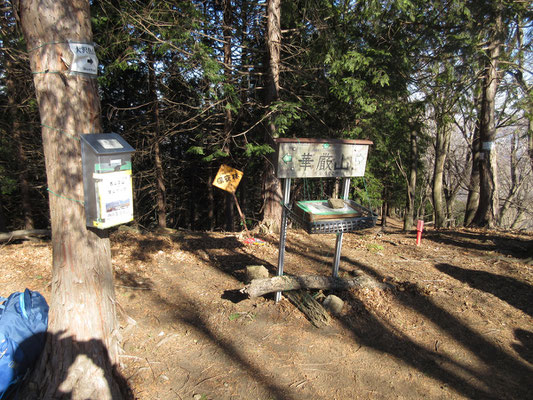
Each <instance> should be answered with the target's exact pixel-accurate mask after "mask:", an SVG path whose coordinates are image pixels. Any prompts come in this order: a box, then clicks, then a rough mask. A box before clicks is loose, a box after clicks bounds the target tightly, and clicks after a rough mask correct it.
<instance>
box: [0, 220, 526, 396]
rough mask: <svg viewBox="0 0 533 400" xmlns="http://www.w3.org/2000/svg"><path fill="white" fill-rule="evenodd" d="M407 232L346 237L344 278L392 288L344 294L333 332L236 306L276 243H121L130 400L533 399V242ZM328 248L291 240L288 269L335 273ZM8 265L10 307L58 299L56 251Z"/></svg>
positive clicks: (142, 238) (393, 229)
mask: <svg viewBox="0 0 533 400" xmlns="http://www.w3.org/2000/svg"><path fill="white" fill-rule="evenodd" d="M399 227H400V225H399V223H397V222H396V223H395V224H393V225H392V226H389V227H387V228H386V229H384V230H383V229H382V228H381V227H376V228H372V229H369V230H365V231H359V232H356V233H348V234H345V235H344V241H343V247H342V257H341V263H340V276H342V277H350V276H352V275H353V274H354V273H359V272H364V273H365V274H367V275H369V276H371V277H373V278H375V279H376V280H378V281H380V282H386V283H388V284H389V286H390V288H389V289H385V290H383V289H381V288H378V289H376V288H374V289H369V288H364V289H357V290H355V289H353V290H350V291H341V292H337V293H335V294H336V295H337V296H339V297H340V298H342V299H343V300H344V302H345V304H344V308H343V310H342V312H341V314H340V315H338V316H335V317H333V318H332V321H331V323H330V325H329V326H326V327H323V328H316V327H314V326H313V325H312V324H311V323H310V322H309V320H308V319H307V318H306V317H305V315H304V314H302V313H301V312H300V311H299V310H298V309H297V308H296V307H295V306H294V305H293V304H291V303H290V302H289V301H288V300H286V299H285V298H283V299H282V300H281V301H280V302H279V303H278V304H276V303H275V302H274V301H273V296H272V295H267V296H265V297H261V298H257V299H243V298H242V296H239V293H238V289H241V288H242V287H243V286H244V284H243V280H244V270H245V267H246V266H248V265H264V266H265V267H267V268H268V269H269V271H270V273H271V275H274V274H275V273H276V270H277V256H278V237H277V236H274V235H272V236H268V235H267V236H262V235H255V237H256V238H261V239H262V240H264V242H265V244H264V245H254V244H252V245H246V244H245V243H244V241H243V239H244V238H243V237H242V236H239V235H236V234H224V233H204V232H188V231H177V232H176V233H175V234H170V235H169V234H166V235H157V234H153V233H145V234H140V233H135V232H127V231H126V232H125V231H117V232H115V233H114V234H113V236H112V254H113V266H114V270H115V277H116V295H117V299H118V301H119V303H120V307H119V308H120V309H121V310H122V311H121V312H120V313H119V319H120V321H121V333H122V336H123V350H124V353H123V355H122V357H121V362H122V373H123V375H124V376H125V378H126V379H127V381H128V383H129V385H130V387H131V389H132V390H133V392H134V395H135V398H136V399H164V400H167V399H168V400H170V399H173V400H174V399H183V400H184V399H196V400H199V399H201V400H207V399H212V400H218V399H261V400H269V399H288V400H291V399H294V400H296V399H327V400H333V399H337V400H341V399H419V398H424V399H533V262H532V257H533V234H525V233H522V234H518V233H508V232H507V233H503V232H494V231H491V232H487V231H478V230H472V229H457V230H439V231H436V230H432V229H428V230H426V231H425V232H424V236H423V238H422V244H421V245H420V246H418V247H417V246H416V245H415V234H414V233H403V232H401V231H400V229H399ZM334 246H335V235H308V234H307V233H305V232H304V231H301V230H289V232H288V236H287V253H286V258H285V272H286V273H288V274H294V275H299V274H317V275H330V274H331V264H332V261H333V254H334ZM0 254H1V260H2V263H1V265H0V277H1V278H0V282H1V284H2V292H3V293H2V295H4V296H5V295H8V294H9V293H11V292H12V291H15V290H22V289H24V288H25V287H29V288H31V289H33V290H38V291H40V292H41V293H43V294H44V295H45V296H49V293H50V280H51V279H50V278H51V277H50V265H51V248H50V243H49V242H29V241H27V242H21V243H20V242H19V243H10V244H5V243H4V244H2V245H1V246H0ZM313 294H316V291H315V292H313ZM325 294H328V293H325ZM317 298H319V299H320V298H321V296H317Z"/></svg>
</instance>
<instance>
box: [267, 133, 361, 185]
mask: <svg viewBox="0 0 533 400" xmlns="http://www.w3.org/2000/svg"><path fill="white" fill-rule="evenodd" d="M368 147H369V145H368V144H352V143H348V144H346V143H342V144H339V143H327V142H324V143H295V142H292V143H287V142H282V143H279V148H278V168H277V176H278V178H321V177H324V178H327V177H351V176H364V174H365V168H366V160H367V155H368Z"/></svg>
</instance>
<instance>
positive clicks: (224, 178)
mask: <svg viewBox="0 0 533 400" xmlns="http://www.w3.org/2000/svg"><path fill="white" fill-rule="evenodd" d="M242 175H243V173H242V172H241V171H239V170H237V169H235V168H231V167H229V166H227V165H224V164H222V165H221V166H220V168H219V170H218V172H217V175H216V176H215V180H214V181H213V186H216V187H217V188H219V189H222V190H225V191H226V192H230V193H235V191H236V190H237V186H239V182H240V181H241V179H242Z"/></svg>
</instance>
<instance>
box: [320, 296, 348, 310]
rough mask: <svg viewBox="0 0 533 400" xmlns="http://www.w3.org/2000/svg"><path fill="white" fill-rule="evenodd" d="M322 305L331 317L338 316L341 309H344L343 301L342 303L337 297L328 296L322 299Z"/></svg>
mask: <svg viewBox="0 0 533 400" xmlns="http://www.w3.org/2000/svg"><path fill="white" fill-rule="evenodd" d="M322 305H323V306H324V307H325V308H326V310H328V311H329V312H331V313H332V314H333V315H338V314H340V313H341V311H342V308H343V307H344V301H342V299H340V298H339V297H337V296H335V295H333V294H330V295H329V296H327V297H326V298H325V299H324V302H323V303H322Z"/></svg>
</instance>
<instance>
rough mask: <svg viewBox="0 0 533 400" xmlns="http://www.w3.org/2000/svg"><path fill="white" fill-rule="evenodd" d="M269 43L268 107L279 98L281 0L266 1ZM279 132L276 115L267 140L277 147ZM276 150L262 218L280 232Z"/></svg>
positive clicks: (268, 163) (269, 166) (265, 177)
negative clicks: (276, 141)
mask: <svg viewBox="0 0 533 400" xmlns="http://www.w3.org/2000/svg"><path fill="white" fill-rule="evenodd" d="M267 46H268V56H269V60H268V65H269V68H268V83H267V88H266V90H265V106H267V107H269V106H270V105H271V104H272V103H273V102H274V101H277V100H278V99H279V90H280V84H279V66H280V52H281V5H280V0H268V1H267ZM277 136H278V133H277V132H276V127H275V125H274V123H273V118H272V117H271V118H270V122H269V124H268V127H267V129H266V133H265V139H266V143H267V144H269V145H270V146H272V147H274V140H273V139H274V138H275V137H277ZM274 154H275V153H272V155H273V156H272V157H268V158H267V159H266V160H265V170H264V175H263V188H262V189H263V193H262V195H263V221H262V222H261V224H262V225H263V226H264V227H265V228H266V229H267V230H268V231H274V232H278V231H279V228H280V223H281V211H282V208H281V204H280V202H281V197H282V193H281V183H280V181H279V179H278V178H277V177H276V172H275V170H274V165H275V160H274Z"/></svg>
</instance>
